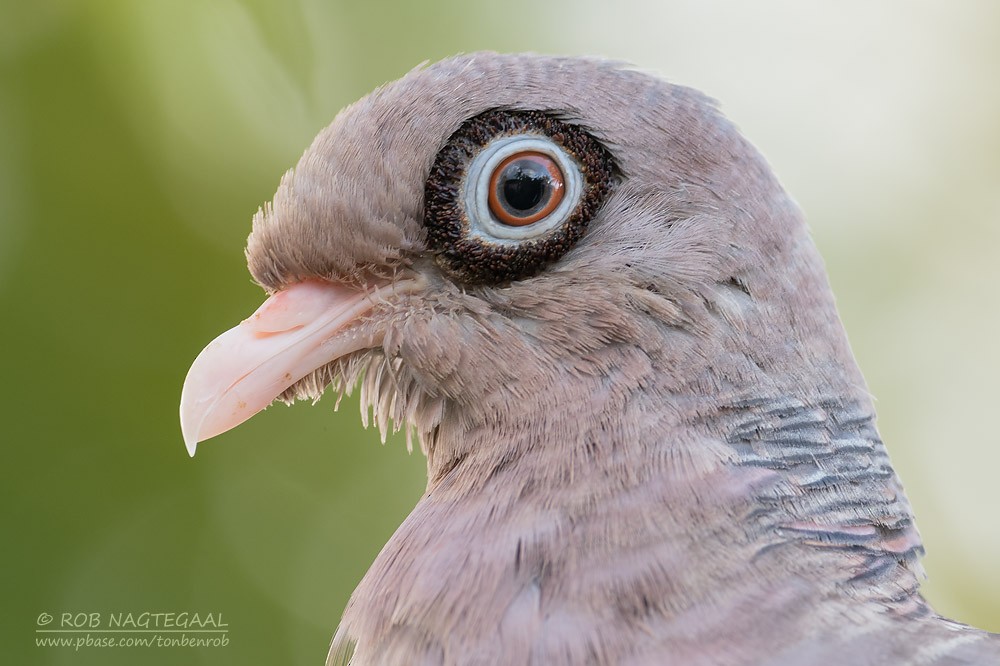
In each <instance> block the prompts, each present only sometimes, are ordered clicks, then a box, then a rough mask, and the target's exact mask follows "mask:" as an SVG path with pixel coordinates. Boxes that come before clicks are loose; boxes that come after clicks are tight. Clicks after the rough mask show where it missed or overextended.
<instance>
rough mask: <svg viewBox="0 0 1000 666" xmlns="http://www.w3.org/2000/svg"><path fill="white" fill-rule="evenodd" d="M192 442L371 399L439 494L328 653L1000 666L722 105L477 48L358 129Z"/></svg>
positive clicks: (188, 423) (217, 381) (325, 166)
mask: <svg viewBox="0 0 1000 666" xmlns="http://www.w3.org/2000/svg"><path fill="white" fill-rule="evenodd" d="M247 260H248V264H249V268H250V272H251V273H252V274H253V277H254V279H255V280H256V281H257V282H258V283H259V284H260V285H261V286H262V287H263V288H264V289H265V290H266V292H267V293H268V294H269V298H268V299H267V300H266V301H265V303H264V304H263V305H262V306H261V307H260V309H258V310H257V312H256V313H255V314H254V315H253V316H251V317H250V318H248V319H247V320H245V321H244V322H243V323H241V324H240V325H238V326H237V327H236V328H233V329H232V330H230V331H228V332H226V333H224V334H222V335H221V336H220V337H219V338H217V339H216V340H215V341H213V342H212V343H211V344H209V346H208V347H207V348H206V349H205V350H204V351H203V352H202V353H201V354H200V355H199V356H198V358H197V359H196V360H195V362H194V365H193V366H192V368H191V370H190V372H189V374H188V377H187V380H186V381H185V384H184V390H183V394H182V398H181V422H182V428H183V434H184V439H185V441H186V443H187V445H188V448H189V451H190V452H191V454H192V455H193V454H194V450H195V445H196V443H197V442H199V441H201V440H204V439H207V438H209V437H212V436H214V435H217V434H219V433H221V432H223V431H225V430H228V429H229V428H232V427H234V426H236V425H237V424H239V423H241V422H242V421H244V420H245V419H247V418H249V417H250V416H251V415H252V414H254V413H256V412H257V411H259V410H261V409H263V408H264V407H266V406H267V405H268V404H269V403H270V402H272V401H273V400H275V399H280V400H284V401H292V400H295V399H298V398H318V397H319V396H320V394H322V393H323V391H324V390H325V389H326V388H327V387H330V386H332V387H333V390H334V391H335V392H341V393H343V392H347V391H350V390H351V389H352V388H353V387H354V386H355V385H360V388H361V397H362V402H363V404H364V405H366V406H367V407H366V409H369V408H370V409H371V410H372V411H373V413H374V415H375V420H376V422H377V424H378V426H379V428H380V429H381V431H382V433H383V435H384V434H385V432H386V430H387V429H389V428H396V429H400V428H403V429H405V430H406V432H407V434H408V436H409V435H410V434H415V435H416V437H417V438H418V439H419V442H420V446H421V448H422V449H423V451H424V453H425V454H426V456H427V477H428V480H427V489H426V492H425V493H424V495H423V496H422V497H421V499H420V501H419V502H418V503H417V505H416V507H415V508H414V509H413V512H412V513H411V514H410V515H409V517H408V518H407V519H406V520H405V521H404V522H403V524H402V525H401V526H400V527H399V529H398V530H397V531H396V533H395V534H394V535H393V536H392V538H391V539H390V540H389V542H388V543H387V544H386V546H385V547H384V548H383V550H382V552H381V553H380V554H379V556H378V557H377V558H376V560H375V562H374V563H373V564H372V566H371V569H370V570H369V571H368V573H367V574H366V575H365V576H364V578H363V580H362V581H361V582H360V584H359V585H358V588H357V589H356V590H355V592H354V594H353V595H352V597H351V600H350V602H349V603H348V606H347V608H346V610H345V612H344V615H343V618H342V620H341V623H340V626H339V628H338V630H337V632H336V635H335V636H334V639H333V644H332V647H331V652H330V657H329V660H330V663H350V664H354V665H355V666H362V665H368V664H456V665H457V664H544V665H547V666H554V665H559V664H629V665H633V666H638V665H645V664H650V665H654V664H655V665H663V664H685V665H699V664H706V665H707V664H713V665H714V664H728V665H742V664H747V665H749V664H755V665H757V664H768V665H774V666H777V665H779V664H824V665H826V664H834V663H854V664H942V665H943V664H1000V637H998V636H997V635H992V634H988V633H986V632H983V631H980V630H977V629H973V628H970V627H966V626H964V625H960V624H958V623H955V622H952V621H949V620H946V619H943V618H941V617H940V616H938V615H937V614H936V613H935V612H934V611H933V610H932V609H931V608H930V607H929V606H928V605H927V603H926V602H925V601H924V600H923V598H922V597H921V596H920V594H919V590H918V587H919V584H920V580H921V578H922V575H923V574H922V570H921V566H920V557H921V555H922V553H923V547H922V545H921V542H920V537H919V535H918V533H917V531H916V527H915V526H914V521H913V516H912V513H911V510H910V506H909V504H908V502H907V500H906V497H905V495H904V493H903V490H902V487H901V485H900V482H899V479H898V478H897V477H896V474H895V473H894V471H893V469H892V466H891V465H890V463H889V459H888V456H887V454H886V450H885V447H884V446H883V444H882V442H881V440H880V439H879V435H878V432H877V430H876V427H875V411H874V408H873V406H872V401H871V398H870V396H869V395H868V392H867V390H866V389H865V385H864V380H863V379H862V377H861V374H860V373H859V371H858V369H857V366H856V364H855V361H854V358H853V357H852V355H851V352H850V350H849V348H848V345H847V341H846V338H845V335H844V331H843V327H842V325H841V323H840V320H839V318H838V315H837V312H836V309H835V307H834V302H833V297H832V295H831V293H830V288H829V285H828V282H827V278H826V275H825V271H824V269H823V264H822V262H821V260H820V257H819V255H818V254H817V251H816V249H815V246H814V245H813V242H812V240H811V239H810V237H809V234H808V231H807V229H806V225H805V223H804V221H803V218H802V215H801V213H800V211H799V210H798V209H797V208H796V206H795V205H794V203H793V202H792V201H791V199H790V198H789V197H788V195H787V194H786V193H785V192H784V190H782V188H781V186H780V185H779V184H778V182H777V180H776V179H775V177H774V176H773V175H772V173H771V171H770V170H769V168H768V167H767V165H766V163H765V162H764V160H763V158H762V157H761V156H760V155H759V154H758V153H757V151H756V150H755V149H754V148H753V147H752V146H751V145H750V144H749V143H748V142H747V141H746V140H745V139H743V138H742V137H741V136H740V134H739V133H738V132H737V131H736V129H735V128H734V127H733V125H732V124H730V123H729V122H728V121H727V120H726V119H725V118H724V117H723V116H722V115H721V114H720V113H719V111H718V110H717V109H716V107H715V105H714V104H713V103H712V102H711V100H709V99H707V98H705V97H704V96H702V95H701V94H700V93H698V92H696V91H694V90H691V89H688V88H684V87H680V86H675V85H671V84H668V83H666V82H664V81H661V80H659V79H657V78H654V77H652V76H649V75H647V74H643V73H640V72H638V71H635V70H632V69H629V68H627V67H623V66H621V65H619V64H615V63H609V62H606V61H601V60H597V59H576V58H553V57H541V56H534V55H499V54H492V53H477V54H471V55H466V56H461V57H457V58H453V59H450V60H445V61H443V62H440V63H437V64H434V65H431V66H428V67H425V68H421V69H417V70H415V71H413V72H411V73H410V74H408V75H407V76H405V77H403V78H402V79H400V80H399V81H396V82H394V83H390V84H388V85H385V86H383V87H381V88H379V89H377V90H376V91H374V92H373V93H371V94H370V95H368V96H367V97H365V98H364V99H362V100H360V101H359V102H357V103H355V104H353V105H351V106H350V107H348V108H346V109H345V110H343V111H342V112H341V113H340V114H339V115H338V116H337V117H336V118H335V119H334V121H333V123H332V124H331V125H330V126H329V127H327V128H326V129H324V130H323V131H322V132H321V133H320V134H319V136H318V137H317V138H316V139H315V141H314V142H313V144H312V145H311V146H310V147H309V148H308V150H306V152H305V154H304V155H303V156H302V158H301V160H300V161H299V163H298V165H297V166H296V167H295V168H294V170H292V171H289V172H288V173H287V174H285V176H284V177H283V178H282V179H281V183H280V185H279V187H278V191H277V193H276V194H275V196H274V200H273V202H272V203H271V204H268V205H265V206H264V208H263V209H262V210H261V211H259V212H258V213H257V215H256V216H255V217H254V221H253V232H252V234H251V235H250V238H249V240H248V244H247Z"/></svg>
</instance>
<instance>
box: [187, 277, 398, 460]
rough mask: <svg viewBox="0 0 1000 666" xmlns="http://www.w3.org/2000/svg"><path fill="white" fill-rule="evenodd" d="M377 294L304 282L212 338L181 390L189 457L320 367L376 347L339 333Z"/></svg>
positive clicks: (358, 335)
mask: <svg viewBox="0 0 1000 666" xmlns="http://www.w3.org/2000/svg"><path fill="white" fill-rule="evenodd" d="M378 291H379V289H378V287H375V288H371V289H368V290H362V289H357V288H353V287H348V286H345V285H342V284H334V283H329V282H316V281H310V282H300V283H297V284H294V285H291V286H290V287H287V288H285V289H283V290H281V291H279V292H277V293H275V294H274V295H273V296H271V297H270V298H268V299H267V300H266V301H264V304H263V305H261V306H260V307H259V308H257V311H256V312H254V313H253V314H252V315H251V316H250V317H249V318H248V319H244V320H243V321H242V322H240V324H239V325H238V326H236V327H235V328H231V329H229V330H228V331H226V332H225V333H223V334H222V335H220V336H219V337H217V338H216V339H215V340H212V342H210V343H209V344H208V346H207V347H205V349H204V350H202V352H201V353H200V354H198V358H196V359H195V360H194V364H193V365H192V366H191V369H190V370H189V371H188V374H187V378H185V380H184V388H183V389H182V391H181V432H182V433H183V435H184V443H185V445H186V446H187V450H188V453H190V454H191V455H192V456H194V453H195V448H196V447H197V445H198V442H200V441H203V440H206V439H208V438H209V437H215V436H216V435H218V434H221V433H223V432H225V431H227V430H229V429H230V428H235V427H236V426H238V425H239V424H241V423H243V422H244V421H246V420H247V419H248V418H250V417H251V416H253V415H254V414H256V413H257V412H259V411H261V410H262V409H264V408H265V407H267V406H268V405H269V404H271V402H272V401H273V400H274V399H275V398H277V397H278V396H279V395H281V393H282V392H283V391H284V390H285V389H287V388H288V387H289V386H291V385H292V384H294V383H295V382H297V381H298V380H300V379H302V378H303V377H305V376H306V375H308V374H309V373H310V372H312V371H313V370H315V369H316V368H319V367H321V366H323V365H325V364H327V363H329V362H330V361H333V360H335V359H337V358H340V357H341V356H344V355H346V354H350V353H351V352H355V351H358V350H360V349H366V348H370V347H372V346H373V344H374V343H375V340H374V339H373V337H372V335H371V334H370V333H368V334H362V333H360V332H355V333H354V335H350V334H347V335H338V334H339V333H341V332H342V331H344V329H346V328H348V327H349V326H350V325H351V324H352V323H354V322H357V321H358V320H359V319H360V318H361V317H363V316H364V315H365V314H366V313H368V312H369V311H370V310H371V309H372V308H373V307H374V305H375V303H376V299H375V295H376V294H377V293H378Z"/></svg>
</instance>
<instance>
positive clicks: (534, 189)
mask: <svg viewBox="0 0 1000 666" xmlns="http://www.w3.org/2000/svg"><path fill="white" fill-rule="evenodd" d="M550 180H551V175H550V174H549V172H548V170H547V169H546V168H545V167H544V166H543V165H541V164H539V163H538V162H536V161H534V160H530V159H523V160H517V161H515V162H512V163H511V164H509V165H507V167H506V168H505V169H504V171H503V173H502V174H500V178H499V182H498V184H499V186H500V188H502V189H501V192H502V194H503V196H501V197H498V198H499V199H500V202H501V203H502V204H503V206H504V208H506V209H507V210H509V211H510V212H511V213H514V214H518V215H524V216H527V214H528V213H531V212H532V211H533V210H534V209H537V208H539V207H540V206H541V205H544V203H545V201H547V200H548V198H549V195H550V194H551V183H550Z"/></svg>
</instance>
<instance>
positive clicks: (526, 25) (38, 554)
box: [0, 0, 1000, 665]
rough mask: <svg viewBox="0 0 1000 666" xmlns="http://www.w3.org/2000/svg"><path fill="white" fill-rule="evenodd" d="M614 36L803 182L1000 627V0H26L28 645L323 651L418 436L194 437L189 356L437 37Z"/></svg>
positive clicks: (18, 654)
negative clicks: (190, 616)
mask: <svg viewBox="0 0 1000 666" xmlns="http://www.w3.org/2000/svg"><path fill="white" fill-rule="evenodd" d="M486 48H488V49H497V50H505V51H511V50H533V51H541V52H558V53H571V54H599V55H605V56H610V57H614V58H620V59H625V60H629V61H632V62H634V63H637V64H638V65H640V66H641V67H643V68H645V69H649V70H652V71H656V72H659V73H662V74H663V75H665V76H666V77H667V78H669V79H671V80H674V81H677V82H681V83H685V84H689V85H693V86H696V87H699V88H701V89H703V90H705V91H706V92H708V93H709V94H711V95H712V96H714V97H716V98H718V99H720V100H721V101H722V104H723V108H724V109H725V110H726V111H727V112H728V114H729V115H730V117H732V118H734V119H735V121H736V122H737V123H738V124H739V125H740V126H741V127H742V128H743V130H744V131H745V133H746V134H747V135H748V136H749V137H750V138H751V139H752V140H753V141H754V142H755V143H756V144H757V145H758V146H759V147H760V148H761V149H762V151H763V152H764V153H765V155H767V156H768V158H769V159H770V161H771V163H772V164H773V165H774V167H775V169H776V170H777V172H778V174H779V176H780V177H781V178H782V179H783V181H784V182H785V184H786V186H787V187H788V188H789V190H790V191H791V192H792V193H793V195H794V196H795V197H796V198H797V199H798V201H799V202H800V204H801V205H802V206H803V208H804V209H805V210H806V213H807V215H808V217H809V219H810V222H811V224H812V226H813V229H814V232H815V235H816V238H817V242H818V243H819V245H820V249H821V250H822V252H823V253H824V255H825V257H826V259H827V262H828V265H829V269H830V273H831V278H832V280H833V283H834V287H835V290H836V291H837V294H838V299H839V303H840V305H841V308H842V313H843V317H844V319H845V322H846V324H847V327H848V331H849V333H850V335H851V339H852V342H853V344H854V347H855V351H856V353H857V355H858V357H859V360H860V362H861V365H862V368H863V369H864V371H865V373H866V375H867V377H868V380H869V382H870V387H871V390H872V392H873V393H874V395H875V396H876V398H877V399H878V403H877V404H878V407H879V410H880V415H881V421H880V423H881V428H882V433H883V436H884V438H885V439H886V441H887V442H888V445H889V448H890V451H891V454H892V456H893V459H894V461H895V463H896V466H897V469H898V470H899V472H900V473H901V475H902V477H903V479H904V481H905V482H906V484H907V488H908V491H909V495H910V498H911V500H912V502H913V504H914V506H915V509H916V512H917V517H918V521H919V525H920V527H921V529H922V533H923V535H924V538H925V542H926V545H927V547H928V553H929V554H928V557H927V558H926V560H925V563H926V565H927V569H928V572H929V574H930V580H929V582H928V584H927V586H926V588H925V589H926V592H927V595H928V596H929V598H930V599H931V600H932V601H933V603H934V604H935V605H936V607H937V608H938V609H939V610H940V611H942V612H944V613H946V614H949V615H951V616H954V617H956V618H958V619H960V620H962V621H965V622H969V623H973V624H976V625H979V626H983V627H986V628H990V629H992V630H993V631H1000V566H997V563H998V561H1000V520H998V505H1000V489H998V485H997V478H998V477H997V473H996V470H997V469H1000V430H998V428H997V427H996V418H997V417H996V414H997V413H998V409H997V406H996V400H997V398H1000V388H998V386H997V384H998V382H997V380H996V377H997V376H998V374H1000V346H998V345H997V344H996V340H997V339H998V338H1000V315H998V314H997V313H998V306H1000V295H998V294H997V291H996V285H997V284H998V283H1000V265H998V262H997V257H998V256H1000V255H998V249H997V248H998V247H1000V225H998V222H1000V77H998V76H997V64H998V63H1000V4H998V3H996V2H992V1H990V0H981V1H979V2H973V1H968V2H963V3H947V2H943V1H942V2H910V1H902V0H897V1H894V2H883V3H878V4H877V5H876V3H870V2H864V1H861V0H852V1H848V2H839V3H827V2H803V1H800V0H783V1H779V0H766V1H759V2H754V3H741V2H727V3H722V2H703V1H695V0H689V1H667V2H663V1H657V0H648V1H646V2H624V3H616V4H614V6H612V4H611V3H605V2H597V1H596V0H592V1H589V2H572V1H570V0H554V1H550V2H545V3H534V2H525V1H523V0H509V1H508V2H505V3H482V4H480V5H476V4H472V3H467V2H461V1H458V0H447V1H436V2H422V3H396V4H393V3H381V2H368V3H349V2H323V1H320V0H293V1H290V2H279V1H277V0H275V1H271V0H163V1H159V0H119V1H113V0H93V1H91V2H84V1H80V2H56V1H53V0H41V1H35V2H24V3H15V2H11V1H10V0H4V2H3V4H2V5H0V312H2V315H0V316H2V326H0V350H2V354H3V364H2V367H3V382H2V389H0V390H2V391H3V395H2V401H0V409H2V410H3V423H4V427H3V429H2V431H0V432H2V435H0V438H2V441H3V446H4V452H5V454H6V462H5V463H4V465H3V468H4V470H5V473H4V481H3V485H2V487H3V493H4V497H3V502H2V511H3V527H4V532H5V534H6V537H5V540H4V546H3V548H2V558H3V559H2V567H0V570H2V576H3V588H2V597H0V598H2V604H3V606H4V608H3V616H4V618H5V621H4V622H3V623H2V626H0V631H2V632H3V634H4V636H3V643H2V646H3V647H2V651H3V653H4V654H5V655H6V656H5V657H4V662H5V663H17V664H74V665H75V664H135V663H143V664H180V663H184V664H191V663H202V664H230V663H233V664H235V663H241V664H274V663H283V664H319V663H322V660H323V658H324V655H325V652H326V646H327V644H328V641H329V638H330V636H331V634H332V632H333V629H334V627H335V626H336V624H337V621H338V618H339V615H340V612H341V610H342V609H343V606H344V604H345V602H346V600H347V597H348V595H349V594H350V592H351V590H352V589H353V587H354V585H355V584H356V582H357V581H358V580H359V579H360V577H361V576H362V575H363V573H364V571H365V570H366V568H367V566H368V564H369V563H370V562H371V560H372V559H373V558H374V556H375V555H376V553H377V552H378V550H379V548H380V547H381V545H382V544H383V543H384V541H385V540H386V539H387V538H388V537H389V535H390V534H391V533H392V531H393V529H394V528H395V527H396V525H398V523H399V522H400V521H401V520H402V518H403V517H404V516H405V515H406V513H407V512H408V510H409V509H410V507H411V506H412V505H413V503H414V502H415V500H416V498H417V497H418V496H419V494H420V491H421V488H422V485H423V464H424V463H423V459H422V457H421V456H420V455H419V454H413V455H408V454H407V453H406V451H405V448H404V446H403V445H402V442H401V441H400V440H399V439H393V440H391V441H390V442H389V444H388V445H386V446H384V447H383V446H380V445H379V444H378V435H377V433H374V432H364V431H362V430H361V429H360V425H359V419H358V416H357V403H356V402H354V401H347V402H346V406H345V408H344V409H342V410H341V412H342V413H340V414H336V415H335V414H334V413H333V411H332V401H324V402H322V403H320V404H319V406H318V407H315V408H310V407H309V406H308V405H297V406H295V407H293V408H286V407H281V406H279V407H275V408H272V409H270V410H268V411H267V412H266V413H264V414H263V415H260V416H257V417H256V418H254V419H253V420H252V421H250V422H249V423H247V424H246V425H244V426H242V427H241V428H239V429H237V430H235V431H233V432H230V433H228V434H226V435H223V436H221V437H219V438H218V439H217V440H214V441H212V442H210V443H208V444H206V445H203V446H202V447H201V448H200V450H199V454H198V456H197V458H195V459H194V460H191V459H189V458H188V456H187V454H186V452H185V450H184V446H183V444H182V442H181V436H180V430H179V427H178V424H177V402H178V397H179V393H180V386H181V382H182V380H183V377H184V374H185V372H186V371H187V368H188V366H189V365H190V362H191V361H192V360H193V359H194V357H195V355H196V354H197V353H198V351H199V350H200V349H201V348H202V347H203V346H204V344H205V343H207V342H208V341H209V340H210V339H211V338H212V337H214V336H215V335H216V334H217V333H219V332H221V331H222V330H224V329H226V328H228V327H230V326H231V325H233V324H235V323H236V322H238V321H239V320H240V319H242V318H243V317H244V316H246V315H247V314H249V313H250V312H252V311H253V309H254V308H255V307H256V305H257V304H258V303H259V302H260V300H261V298H262V295H261V293H260V292H259V290H258V289H257V288H255V287H254V286H253V285H252V284H251V282H250V279H249V276H248V274H247V273H246V270H245V266H244V262H243V254H242V252H243V249H242V246H243V242H244V240H245V237H246V235H247V233H248V231H249V226H250V216H251V215H252V214H253V212H254V211H255V210H256V209H257V207H258V206H259V205H260V204H261V203H262V202H264V201H266V200H267V199H268V198H269V197H270V196H271V194H272V193H273V191H274V188H275V187H276V185H277V182H278V178H279V177H280V175H281V174H282V173H283V172H284V170H285V169H287V168H289V167H290V166H292V165H293V164H294V162H295V161H296V159H297V158H298V156H299V155H300V154H301V152H302V150H303V149H304V148H305V147H306V146H307V145H308V143H309V141H310V140H311V139H312V137H313V135H314V134H315V133H316V132H317V131H318V130H319V129H320V128H322V127H323V126H324V125H326V124H327V123H328V122H329V121H330V120H331V119H332V118H333V116H334V114H335V113H336V112H337V110H338V109H339V108H341V107H342V106H343V105H345V104H347V103H349V102H351V101H352V100H354V99H356V98H357V97H359V96H361V95H362V94H364V93H365V92H367V91H368V90H370V89H371V88H373V87H374V86H376V85H378V84H380V83H382V82H384V81H387V80H391V79H394V78H397V77H398V76H400V75H402V74H404V73H405V72H406V71H407V70H409V69H410V68H412V67H413V66H415V65H416V64H418V63H420V62H421V61H424V60H434V59H438V58H441V57H444V56H448V55H450V54H453V53H456V52H459V51H471V50H478V49H486ZM184 610H188V611H199V612H202V613H209V612H211V613H221V614H222V616H223V618H224V621H225V622H227V623H228V624H229V628H230V633H229V638H230V643H229V645H228V646H227V647H224V648H197V649H185V648H159V649H156V648H149V649H141V648H132V649H119V650H112V649H108V648H105V649H100V648H90V649H86V648H84V649H81V650H79V651H74V650H73V649H69V648H39V647H36V646H35V643H34V638H35V633H34V630H35V629H36V621H37V618H38V617H39V615H41V614H42V613H50V614H53V615H55V616H56V617H58V616H59V615H60V614H61V613H63V612H73V613H77V612H87V613H90V612H99V613H104V614H106V613H108V612H112V611H118V612H122V611H123V612H133V613H136V614H138V613H141V612H144V611H148V612H157V611H184Z"/></svg>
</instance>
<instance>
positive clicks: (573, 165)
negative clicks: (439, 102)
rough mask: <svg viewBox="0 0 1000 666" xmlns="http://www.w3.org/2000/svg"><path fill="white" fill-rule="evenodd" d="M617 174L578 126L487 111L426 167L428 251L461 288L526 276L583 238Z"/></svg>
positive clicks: (530, 114) (532, 114)
mask: <svg viewBox="0 0 1000 666" xmlns="http://www.w3.org/2000/svg"><path fill="white" fill-rule="evenodd" d="M615 174H616V169H615V165H614V161H613V159H612V156H611V154H610V153H609V152H608V151H607V149H606V148H605V147H604V146H603V145H601V143H600V142H598V141H597V140H596V139H595V138H594V137H592V136H590V134H588V133H587V132H586V131H584V130H583V129H582V128H581V127H578V126H576V125H572V124H570V123H566V122H563V121H561V120H559V119H557V118H554V117H552V116H550V115H548V114H545V113H542V112H539V111H515V110H501V109H495V110H492V111H486V112H484V113H482V114H480V115H478V116H474V117H472V118H470V119H469V120H467V121H466V122H465V123H464V124H463V125H462V126H461V127H460V128H459V129H458V130H456V131H455V133H454V134H452V135H451V137H450V138H449V139H448V142H447V143H446V144H445V145H444V147H443V148H442V149H441V151H440V152H439V153H438V155H437V158H436V159H435V161H434V164H433V165H432V167H431V171H430V174H429V176H428V178H427V182H426V184H425V185H424V227H425V228H426V229H427V242H428V246H429V248H430V249H431V250H432V251H433V252H434V254H435V258H436V261H437V263H438V264H439V265H440V266H441V267H442V268H443V269H445V271H446V272H448V273H449V274H451V275H452V276H454V277H456V278H459V279H461V280H462V281H463V282H466V283H479V284H482V283H492V284H499V283H503V282H507V281H510V280H517V279H523V278H527V277H530V276H532V275H534V274H536V273H538V272H539V271H541V270H542V269H543V268H545V266H547V265H548V264H550V263H552V262H554V261H557V260H558V259H559V258H560V257H562V256H563V255H564V254H565V253H566V252H567V251H568V250H569V249H570V248H571V247H573V245H574V244H575V243H576V242H577V241H578V240H580V238H581V237H582V236H583V234H584V232H585V231H586V229H587V225H588V224H589V222H590V220H591V218H593V216H594V215H595V214H596V213H597V210H598V209H599V208H600V206H601V204H602V203H603V201H604V199H605V197H606V196H607V195H608V193H609V192H610V190H611V187H612V185H613V183H614V180H615Z"/></svg>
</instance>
